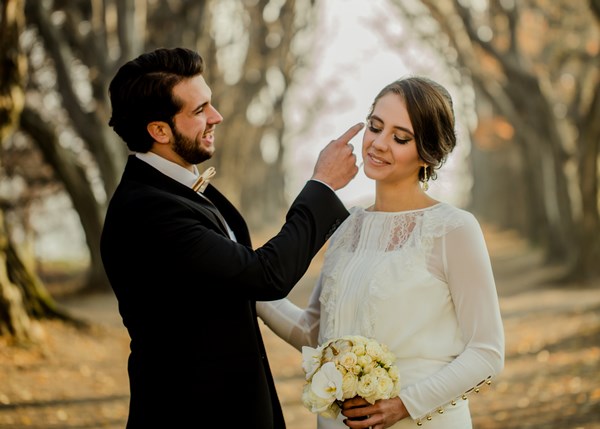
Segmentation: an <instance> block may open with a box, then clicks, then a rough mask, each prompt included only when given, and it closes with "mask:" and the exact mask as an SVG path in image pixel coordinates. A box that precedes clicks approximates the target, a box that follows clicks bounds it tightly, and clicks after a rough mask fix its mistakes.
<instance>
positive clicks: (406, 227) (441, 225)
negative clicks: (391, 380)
mask: <svg viewBox="0 0 600 429" xmlns="http://www.w3.org/2000/svg"><path fill="white" fill-rule="evenodd" d="M370 216H385V219H384V220H383V227H382V233H381V236H380V237H379V243H372V244H374V246H373V247H374V248H375V250H376V251H383V252H399V254H398V257H397V258H395V259H397V261H398V264H402V266H403V270H404V271H405V272H407V273H408V272H409V271H411V270H413V269H416V267H419V266H423V265H424V263H425V257H426V255H427V254H429V253H430V252H431V250H432V248H433V243H434V240H435V239H436V238H439V237H442V236H443V235H445V234H446V233H448V232H449V231H452V230H453V229H456V228H458V227H460V226H462V225H463V224H464V220H463V218H462V216H460V214H459V212H458V209H456V208H454V207H452V206H450V205H448V204H444V203H440V204H438V205H436V206H433V207H430V208H428V209H424V210H416V211H411V212H402V213H379V212H378V213H373V212H367V211H365V210H364V209H362V208H359V207H354V208H352V209H350V217H349V218H348V219H347V220H346V221H345V222H344V223H343V224H342V225H341V226H340V228H338V229H337V230H336V232H335V233H334V235H333V236H332V237H331V240H330V244H329V248H328V249H327V252H326V254H325V261H324V265H323V268H322V273H323V278H322V282H323V289H322V292H321V296H320V298H319V301H320V302H321V305H322V306H323V308H324V309H325V311H326V312H327V318H326V320H325V326H326V329H325V330H324V331H323V333H322V334H323V337H324V338H326V339H328V338H331V337H332V336H333V332H334V325H335V314H336V307H337V301H338V289H339V288H340V286H339V285H337V284H336V281H335V279H339V278H340V270H341V269H342V267H345V266H346V261H347V259H348V258H350V257H351V255H352V254H353V253H355V252H356V251H357V249H358V246H359V243H360V238H361V232H362V230H363V227H364V223H365V221H366V219H367V218H368V217H370ZM370 244H371V243H370ZM333 255H335V257H334V256H333ZM381 284H385V282H380V281H378V280H377V278H376V277H374V278H372V279H371V280H370V282H369V285H368V287H367V289H366V290H367V291H368V293H366V294H365V295H366V296H365V299H364V303H363V304H364V311H363V312H362V313H361V319H362V320H360V321H359V324H360V327H361V329H362V334H363V335H367V336H368V335H370V334H371V333H372V332H373V327H374V323H375V315H376V313H377V308H375V303H374V302H373V300H371V299H369V297H370V296H376V297H378V298H382V299H385V298H386V297H388V296H389V295H390V293H392V291H390V290H385V289H382V287H381Z"/></svg>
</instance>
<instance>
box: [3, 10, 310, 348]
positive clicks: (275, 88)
mask: <svg viewBox="0 0 600 429" xmlns="http://www.w3.org/2000/svg"><path fill="white" fill-rule="evenodd" d="M313 9H314V2H313V1H311V0H288V1H277V2H273V1H269V0H247V1H243V2H239V1H233V0H225V1H223V0H221V1H215V0H206V1H196V0H182V1H179V2H157V1H145V0H142V1H140V0H119V1H113V0H102V1H91V0H90V1H76V2H73V1H66V0H55V1H49V2H42V1H37V0H27V1H25V0H5V1H3V2H2V21H1V22H0V25H1V27H2V31H3V37H2V43H3V44H4V45H5V46H3V49H2V52H3V56H5V57H7V60H11V59H13V60H14V61H13V62H12V63H14V64H12V63H11V62H6V64H7V65H8V64H12V65H11V66H10V67H3V68H2V73H3V74H5V75H6V76H7V79H2V81H1V86H2V88H1V89H0V91H2V94H3V95H4V97H3V99H4V100H8V101H7V103H6V104H4V105H2V112H3V113H4V112H5V113H6V119H4V117H2V127H3V129H4V130H6V131H5V133H4V134H3V136H2V146H3V147H2V159H3V160H6V159H8V158H10V159H11V160H13V163H12V164H11V165H10V166H7V165H6V163H3V164H4V170H3V173H4V178H3V180H7V181H8V180H11V179H13V180H14V179H16V177H17V176H18V178H19V180H16V181H17V182H18V181H20V180H24V181H26V182H27V184H28V186H27V187H26V188H25V189H24V190H23V192H21V193H19V195H16V196H14V195H13V198H6V197H5V198H4V199H3V207H2V208H3V211H4V212H11V213H16V212H19V211H23V210H25V209H26V207H28V204H29V203H30V202H31V199H32V198H33V196H34V195H36V196H39V195H40V193H42V194H43V195H46V196H47V193H43V191H38V192H35V193H34V189H35V188H36V187H38V188H40V187H41V188H43V189H48V186H49V183H50V182H52V181H53V180H58V182H60V184H61V185H62V190H64V192H66V193H67V194H68V195H69V197H70V200H71V202H72V205H73V208H74V210H75V211H76V212H77V214H78V215H79V219H80V221H81V226H82V229H83V231H84V234H85V238H86V243H87V246H88V249H89V255H90V267H89V275H88V280H87V285H86V286H85V288H87V289H94V288H95V289H106V288H108V283H107V281H106V278H105V275H104V271H103V268H102V264H101V259H100V255H99V238H100V233H101V229H102V222H103V218H104V212H105V208H106V202H107V196H108V195H111V194H112V192H113V190H114V189H115V187H116V185H117V183H118V179H119V178H120V174H121V171H122V168H123V166H124V163H125V159H126V156H127V152H126V147H125V145H124V144H123V143H122V142H121V141H120V140H119V139H118V137H117V136H116V134H115V133H114V132H113V131H112V130H111V129H110V128H109V127H108V125H107V123H108V119H109V116H110V106H109V102H108V94H107V88H108V83H109V81H110V79H111V78H112V76H113V75H114V73H115V72H116V70H117V68H118V67H119V66H120V65H121V64H123V63H124V62H125V61H126V60H129V59H131V58H133V57H135V56H137V55H138V54H139V53H141V52H142V51H146V50H151V49H153V48H156V47H162V46H186V47H190V48H193V49H196V50H198V51H199V52H201V53H202V55H203V57H204V58H205V60H206V64H207V71H206V76H207V80H208V81H209V82H210V85H211V89H212V92H213V99H214V100H215V102H216V104H217V107H218V109H219V111H220V112H221V113H222V114H223V116H224V117H225V118H227V119H226V123H227V126H226V127H221V128H220V129H219V140H220V141H222V142H229V143H228V144H226V145H222V146H220V149H219V156H218V157H216V159H215V160H214V161H213V165H214V166H215V168H216V169H217V171H218V172H219V175H218V177H217V178H216V180H215V181H216V182H217V184H218V186H219V187H220V188H221V189H223V190H224V191H225V193H227V195H228V196H229V197H230V198H231V199H232V200H233V201H234V203H236V204H238V206H239V207H240V208H241V210H242V211H243V212H244V213H245V215H246V216H247V218H248V219H249V221H250V223H251V224H255V225H259V224H261V223H263V224H267V223H269V222H272V221H273V220H274V219H279V217H280V215H281V209H282V207H283V206H284V205H285V203H286V202H285V198H284V193H283V182H284V175H283V147H282V143H281V142H282V141H283V138H282V137H283V132H284V126H283V125H284V124H283V112H282V103H283V100H284V96H285V93H286V91H287V89H288V86H289V85H290V82H291V81H292V78H293V75H294V73H296V72H297V70H299V69H300V68H301V67H302V66H303V58H305V57H306V55H305V52H306V50H308V49H309V48H310V40H309V35H310V34H311V32H310V25H311V24H312V23H313V22H314V19H313V16H312V14H313ZM4 34H7V36H9V37H4ZM26 69H27V70H26ZM265 142H266V143H265ZM273 142H276V145H277V147H269V148H266V147H265V146H266V145H267V144H271V146H272V144H273ZM267 149H268V151H269V154H270V156H268V157H266V156H263V151H265V150H267ZM35 152H39V153H41V154H43V161H44V163H45V164H46V166H49V167H50V174H49V177H46V179H48V180H41V181H39V180H38V181H36V180H35V178H36V177H38V173H37V171H38V169H37V168H36V169H35V170H34V169H33V168H30V169H27V170H25V169H22V168H18V167H17V165H16V164H15V161H16V162H17V163H18V164H19V165H28V164H29V161H28V160H29V159H31V154H32V153H35ZM273 154H275V156H273ZM9 172H10V173H11V176H10V177H8V174H7V173H9ZM13 187H16V184H14V186H13ZM250 201H252V202H253V204H252V205H249V204H248V203H249V202H250ZM13 218H14V219H17V220H19V219H20V220H25V219H26V216H14V217H13ZM4 226H5V228H6V231H0V237H2V238H3V239H5V240H6V241H7V242H8V243H10V244H11V245H13V244H14V242H13V241H11V237H13V236H14V234H12V233H11V229H12V230H14V229H15V228H16V227H17V226H18V227H19V228H21V229H24V230H25V231H27V228H28V226H27V223H26V222H21V223H20V224H18V225H16V224H14V223H4ZM24 236H28V234H24ZM2 250H4V249H2V248H0V252H1V251H2ZM21 259H27V258H26V256H25V255H24V254H22V256H21ZM0 265H2V266H3V267H2V268H3V269H5V270H8V271H11V270H14V269H15V266H14V264H13V263H12V262H9V261H7V260H6V259H4V260H3V261H2V263H1V264H0ZM30 267H31V268H33V266H30ZM35 278H36V275H35V271H33V270H29V272H28V278H27V279H25V278H23V277H22V276H16V275H14V274H11V273H10V272H8V274H7V275H6V276H5V277H4V278H0V334H2V333H10V334H15V335H20V336H23V335H22V334H23V333H25V332H26V331H27V328H26V325H25V324H24V322H23V320H25V319H26V318H23V317H19V318H17V317H15V316H14V315H13V311H12V310H11V309H13V308H19V307H20V308H21V309H22V308H23V307H24V308H25V311H24V312H25V313H26V314H28V315H29V316H33V317H40V316H41V315H40V314H37V313H32V312H30V311H28V310H27V309H28V307H29V305H30V303H31V304H32V305H37V303H38V301H40V300H41V295H39V294H25V293H23V292H24V291H25V290H27V289H28V288H29V287H30V285H31V283H32V281H30V279H35ZM36 283H37V281H36ZM11 290H13V291H14V293H13V292H10V291H11ZM19 291H21V292H20V293H19ZM11 296H15V297H16V298H15V299H16V300H15V299H12V298H10V297H11ZM21 313H23V312H21ZM46 315H48V316H55V315H56V314H55V312H50V311H49V312H47V314H46Z"/></svg>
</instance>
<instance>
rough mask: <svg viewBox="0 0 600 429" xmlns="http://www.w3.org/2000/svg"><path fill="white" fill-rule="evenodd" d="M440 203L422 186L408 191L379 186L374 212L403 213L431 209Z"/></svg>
mask: <svg viewBox="0 0 600 429" xmlns="http://www.w3.org/2000/svg"><path fill="white" fill-rule="evenodd" d="M437 202H438V201H437V200H434V199H433V198H431V197H430V196H429V195H427V194H426V193H425V192H424V191H423V190H422V189H421V187H420V186H418V185H417V186H414V187H410V188H408V189H406V188H404V189H398V188H395V189H394V188H386V187H383V186H377V187H376V192H375V204H373V207H372V210H373V211H378V212H401V211H407V210H418V209H424V208H427V207H430V206H432V205H434V204H436V203H437Z"/></svg>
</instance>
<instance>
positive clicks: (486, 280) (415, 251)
mask: <svg viewBox="0 0 600 429" xmlns="http://www.w3.org/2000/svg"><path fill="white" fill-rule="evenodd" d="M350 212H351V214H350V217H349V218H348V219H347V220H346V221H345V222H344V223H343V224H342V225H341V226H340V228H338V230H337V231H336V232H335V234H334V235H333V236H332V238H331V240H330V243H329V247H328V249H327V251H326V253H325V260H324V263H323V267H322V271H321V275H320V278H319V281H318V283H317V284H316V286H315V288H314V290H313V293H312V296H311V298H310V302H309V305H308V307H307V308H306V309H300V308H298V307H297V306H295V305H294V304H293V303H291V302H290V301H289V300H287V299H283V300H279V301H273V302H260V303H257V309H258V312H259V316H260V317H261V318H262V319H263V321H264V322H265V323H266V324H267V326H269V327H270V328H271V329H272V330H273V331H274V332H275V333H276V334H277V335H279V336H280V337H281V338H283V339H284V340H286V341H287V342H288V343H290V344H292V345H293V346H295V347H296V348H298V349H299V350H300V349H301V348H302V346H303V345H310V346H312V347H316V346H317V345H318V344H321V343H323V342H324V341H326V340H329V339H331V338H335V337H339V336H342V335H349V334H355V335H364V336H366V337H372V338H375V339H376V340H378V341H380V342H382V343H385V344H387V345H388V347H389V348H390V350H391V351H392V352H394V353H395V355H396V357H397V361H396V365H397V366H398V368H399V370H400V371H399V372H400V377H401V386H402V388H401V392H400V397H401V399H402V401H403V402H404V405H405V406H406V408H407V410H408V411H409V413H410V416H411V417H409V418H406V419H403V420H401V421H400V422H398V423H396V424H395V425H394V426H392V428H393V429H402V428H415V427H417V422H420V423H421V424H422V427H423V428H431V429H453V428H456V429H468V428H471V427H472V425H471V417H470V412H469V408H468V399H462V398H463V397H465V398H467V397H470V396H471V395H465V393H466V392H468V391H470V390H471V389H473V388H474V387H475V386H476V385H477V384H479V383H480V382H481V381H483V380H488V379H491V378H492V377H493V376H495V375H496V374H498V373H499V372H500V371H501V369H502V367H503V362H504V331H503V327H502V321H501V316H500V309H499V305H498V297H497V292H496V287H495V283H494V278H493V273H492V269H491V264H490V259H489V255H488V251H487V248H486V245H485V241H484V237H483V234H482V232H481V228H480V226H479V223H478V222H477V220H476V219H475V218H474V217H473V216H472V215H471V214H470V213H468V212H466V211H464V210H461V209H458V208H455V207H453V206H450V205H448V204H445V203H438V204H436V205H434V206H432V207H428V208H425V209H420V210H413V211H406V212H394V213H389V212H371V211H367V210H365V209H363V208H358V207H355V208H353V209H351V210H350ZM484 385H485V383H484ZM477 389H479V388H477ZM482 390H486V389H485V388H482ZM300 395H301V392H298V396H300ZM342 419H343V416H341V415H340V417H339V418H338V420H332V419H327V418H322V417H320V416H319V417H318V428H319V429H342V428H347V426H345V425H344V424H343V423H342Z"/></svg>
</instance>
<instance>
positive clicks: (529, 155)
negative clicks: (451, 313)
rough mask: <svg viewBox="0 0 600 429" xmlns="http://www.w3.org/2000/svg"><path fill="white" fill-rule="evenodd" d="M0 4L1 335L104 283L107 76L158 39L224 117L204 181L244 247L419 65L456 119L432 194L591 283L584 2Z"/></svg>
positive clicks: (116, 171)
mask: <svg viewBox="0 0 600 429" xmlns="http://www.w3.org/2000/svg"><path fill="white" fill-rule="evenodd" d="M0 5H1V6H0V57H1V62H0V143H1V145H0V338H2V337H3V338H10V339H11V341H13V340H14V341H16V342H19V341H24V340H25V341H26V340H27V339H31V338H33V337H35V333H34V331H35V327H36V326H37V325H36V323H35V321H37V320H45V319H59V320H68V319H70V318H71V315H70V314H69V313H68V312H66V311H65V310H64V308H62V307H61V306H60V305H58V304H57V302H56V297H57V296H58V295H59V294H60V293H61V291H62V289H61V288H68V289H70V290H71V291H72V290H76V291H77V292H83V293H91V292H109V291H110V286H109V285H108V282H107V280H106V278H105V276H104V271H103V268H102V264H101V260H100V255H99V246H98V244H99V237H100V232H101V229H102V222H103V218H104V213H105V209H106V203H107V198H108V196H110V195H111V194H112V192H113V191H114V189H115V187H116V185H117V183H118V181H119V178H120V174H121V171H122V168H123V166H124V163H125V159H126V156H127V150H126V146H125V144H124V143H123V142H122V141H120V140H119V138H118V137H117V136H116V134H115V133H114V132H113V131H112V130H111V129H110V128H109V127H108V124H107V123H108V119H109V117H110V105H109V103H108V94H107V87H108V83H109V82H110V79H111V78H112V76H113V75H114V73H115V72H116V70H117V69H118V67H119V66H120V65H122V64H123V63H124V62H125V61H127V60H129V59H132V58H133V57H135V56H137V55H138V54H140V53H142V52H144V51H148V50H151V49H154V48H157V47H174V46H184V47H188V48H192V49H196V50H198V51H199V52H200V53H201V54H202V56H203V57H204V59H205V61H206V65H207V71H206V73H205V77H206V80H207V82H208V84H209V86H210V87H211V89H212V92H213V104H214V105H215V106H216V107H217V109H218V110H219V111H220V112H221V114H222V115H223V116H224V118H225V119H224V121H223V123H222V124H221V125H220V126H219V127H218V128H217V132H216V143H215V145H216V152H215V156H214V158H213V159H212V160H211V161H209V165H213V166H214V167H215V168H216V170H217V176H216V177H215V179H213V182H214V183H215V184H216V186H217V187H218V188H219V189H221V190H222V192H224V193H225V194H226V195H227V196H228V197H229V198H230V199H231V200H232V201H233V202H234V203H235V204H236V205H237V207H238V208H239V209H240V211H241V212H242V213H243V215H244V216H245V217H246V219H247V221H248V222H249V224H250V228H251V230H252V231H253V233H254V234H256V237H257V242H260V240H261V238H262V237H267V236H268V234H269V233H270V232H272V230H273V225H280V224H281V221H282V219H283V216H284V214H285V211H286V209H287V207H288V206H289V203H290V202H291V199H292V198H293V197H294V196H295V194H296V193H297V192H298V191H299V190H300V188H301V187H302V186H303V183H304V182H305V181H306V180H307V179H308V178H309V177H310V176H311V174H312V169H313V165H314V162H315V161H316V158H317V156H318V153H319V151H320V150H321V149H322V148H323V147H324V146H325V145H326V144H327V143H328V142H329V141H330V140H331V139H333V138H336V137H338V136H339V135H340V134H341V133H343V132H344V131H345V130H346V129H347V128H348V127H349V126H351V125H352V124H354V123H356V122H358V121H363V120H364V119H365V116H366V114H367V112H368V109H369V107H370V105H371V102H372V100H373V98H374V97H375V95H376V94H377V92H378V91H379V89H381V88H382V87H383V86H384V85H386V84H387V83H389V82H391V81H393V80H395V79H397V78H400V77H402V76H405V75H410V74H419V75H425V76H428V77H430V78H432V79H434V80H436V81H438V82H439V83H441V84H443V85H444V86H446V87H447V88H448V90H449V91H450V93H451V94H452V96H453V98H454V103H455V105H454V108H455V112H456V116H457V131H458V135H459V144H458V146H457V149H456V150H455V151H454V152H453V153H452V155H451V157H450V159H449V161H448V163H447V165H445V166H444V167H443V168H442V169H441V171H440V173H439V178H438V180H437V181H435V182H434V183H433V184H432V186H431V191H430V192H431V193H432V195H433V196H434V197H436V198H438V199H440V200H443V201H447V202H450V203H453V204H456V205H458V206H460V207H463V208H466V209H467V210H470V211H472V212H473V213H475V214H476V216H477V217H478V219H480V221H481V222H482V223H483V224H484V225H486V226H487V227H486V231H487V230H494V231H508V232H509V233H510V234H511V236H512V237H517V240H518V242H519V243H522V244H523V246H524V248H527V249H529V250H531V251H535V253H536V255H539V259H536V261H537V262H539V263H540V264H541V266H542V267H547V268H548V270H549V271H548V272H550V273H551V274H552V276H551V279H550V281H551V282H552V285H553V286H556V287H558V288H562V289H565V290H567V289H569V288H571V289H573V288H574V286H573V285H576V287H578V288H579V287H585V288H590V287H591V288H592V289H595V290H598V289H600V288H599V287H598V286H600V263H599V261H600V216H599V213H600V209H599V198H598V195H599V193H598V183H599V177H600V173H599V165H600V163H599V147H600V67H599V65H600V56H599V50H600V1H599V0H578V1H572V0H519V1H516V0H489V1H488V0H369V1H360V0H219V1H217V0H205V1H202V0H165V1H159V0H0ZM360 141H361V140H360V137H357V138H356V139H355V140H354V141H353V143H354V146H355V148H357V149H358V150H355V152H356V153H357V156H358V157H359V162H360V149H359V148H360ZM339 194H340V196H341V198H342V199H343V201H344V202H345V203H346V204H347V205H348V206H352V205H367V204H370V199H371V198H372V195H373V187H372V184H371V183H370V181H369V180H368V179H366V178H365V177H364V175H363V174H362V173H359V175H358V176H357V178H356V179H355V180H354V181H353V182H351V183H350V184H349V185H348V186H347V187H346V188H344V189H342V190H340V191H339ZM492 245H493V243H492ZM65 273H67V274H72V273H77V276H76V277H74V278H73V277H70V276H68V275H65ZM57 279H62V280H64V281H57ZM49 286H51V287H50V288H49ZM513 288H516V286H513ZM558 301H560V299H559V300H558ZM594 314H595V317H596V319H595V320H597V315H598V308H597V307H596V308H595V309H594ZM595 350H596V352H597V351H598V348H597V347H596V349H595ZM594 362H596V365H597V362H598V356H597V355H596V360H595V361H594ZM596 395H597V396H598V397H600V391H596ZM598 397H596V400H598ZM2 402H3V400H2V392H1V391H0V403H2ZM4 402H6V401H4ZM547 427H549V426H547Z"/></svg>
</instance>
